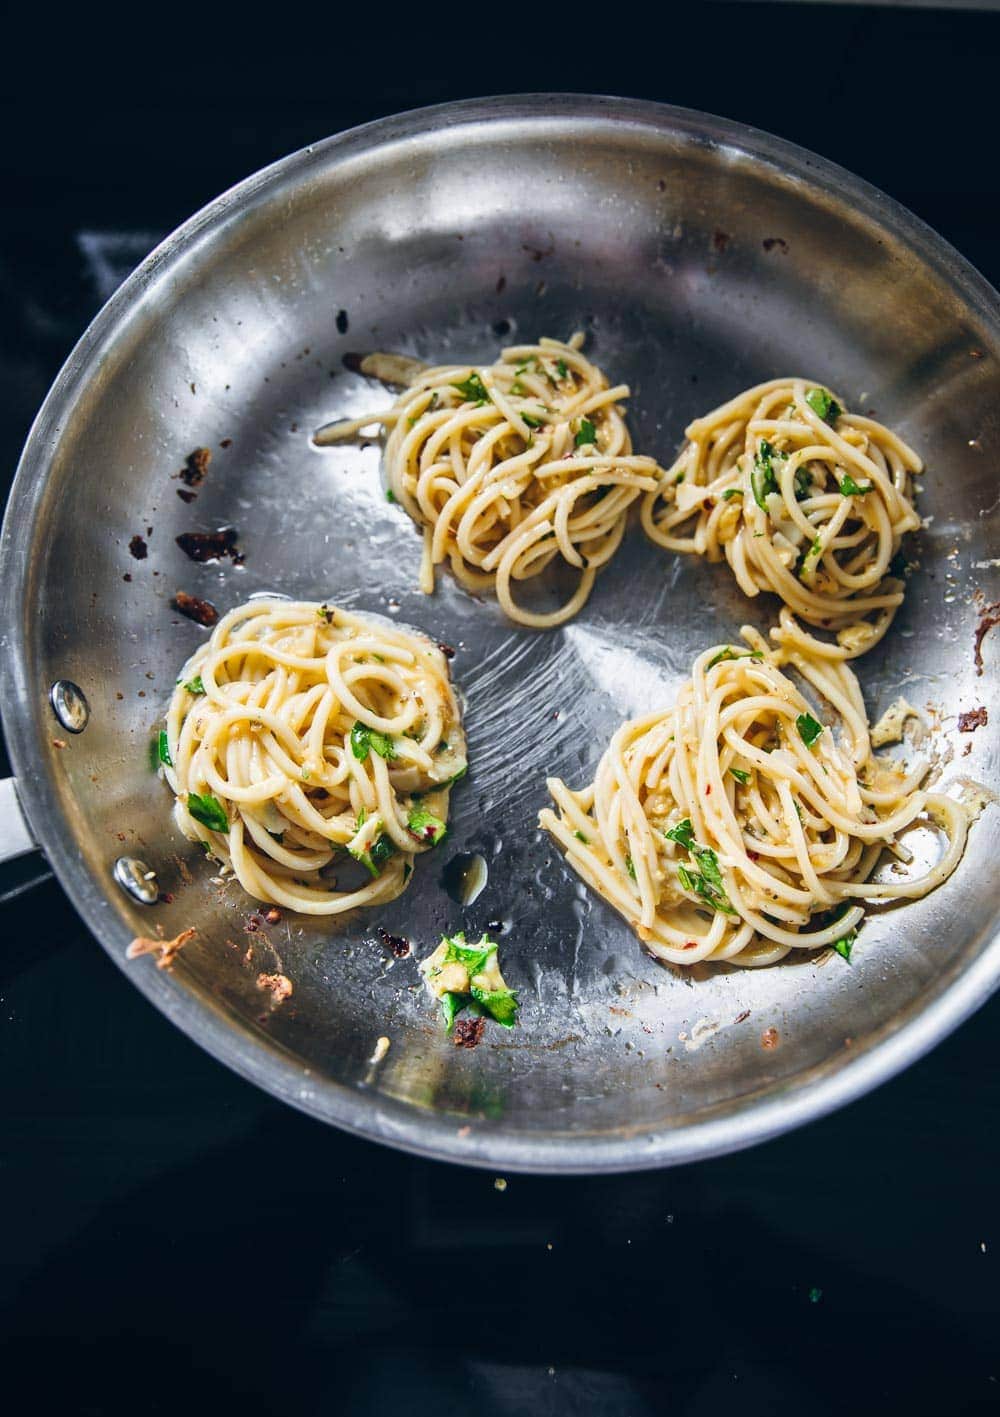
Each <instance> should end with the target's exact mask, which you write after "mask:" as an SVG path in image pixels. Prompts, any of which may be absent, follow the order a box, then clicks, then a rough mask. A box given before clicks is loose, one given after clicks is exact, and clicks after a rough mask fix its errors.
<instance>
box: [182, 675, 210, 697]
mask: <svg viewBox="0 0 1000 1417" xmlns="http://www.w3.org/2000/svg"><path fill="white" fill-rule="evenodd" d="M184 687H185V689H187V691H188V693H189V694H203V693H204V692H205V685H204V684H203V683H202V679H201V675H200V674H196V675H195V676H194V678H193V679H189V680H188V681H187V683H186V684H185V685H184Z"/></svg>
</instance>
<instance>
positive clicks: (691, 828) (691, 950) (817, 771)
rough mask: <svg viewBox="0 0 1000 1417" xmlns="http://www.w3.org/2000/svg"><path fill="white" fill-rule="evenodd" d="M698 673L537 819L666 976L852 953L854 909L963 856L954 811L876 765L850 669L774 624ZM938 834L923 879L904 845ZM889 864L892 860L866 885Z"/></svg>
mask: <svg viewBox="0 0 1000 1417" xmlns="http://www.w3.org/2000/svg"><path fill="white" fill-rule="evenodd" d="M771 634H772V639H773V640H774V641H775V645H774V647H773V648H770V647H769V646H768V644H767V642H766V641H765V640H764V639H763V637H762V636H761V635H760V634H759V633H758V632H757V631H756V630H752V629H749V628H744V630H743V631H742V635H743V638H744V639H745V640H746V645H745V646H735V645H721V646H716V647H715V648H713V649H710V650H707V651H706V652H705V653H704V654H702V655H700V656H699V658H698V659H697V660H696V661H695V664H694V669H693V673H692V677H691V679H689V680H688V681H686V682H685V683H684V684H683V685H682V686H681V688H680V690H679V692H678V694H677V698H676V702H675V705H674V707H673V708H671V709H667V710H665V711H661V712H659V713H651V714H648V715H646V716H645V717H644V718H638V719H634V720H632V721H631V722H629V723H626V724H624V725H623V726H622V727H621V728H620V729H619V730H618V732H617V733H616V734H615V735H614V737H613V738H612V740H611V743H610V745H609V747H608V749H607V751H606V752H605V754H604V756H603V757H602V759H601V761H600V764H599V766H598V768H597V775H596V778H595V780H594V782H593V784H592V785H591V786H590V787H587V788H584V789H583V790H582V791H580V792H573V791H570V789H569V788H567V787H566V785H565V784H564V783H563V782H561V781H560V780H559V779H558V778H551V779H550V780H549V783H548V787H549V792H550V794H551V795H552V797H553V799H554V801H555V804H556V806H557V808H558V811H559V815H556V814H555V813H554V812H553V811H551V810H550V809H549V808H546V809H544V810H543V811H542V813H541V814H540V817H539V823H540V825H541V826H542V827H544V828H545V829H546V830H547V831H549V832H550V833H551V834H552V835H553V836H554V837H555V839H556V840H557V841H558V843H559V845H560V846H561V847H562V849H563V850H564V851H565V853H566V858H567V860H568V862H569V864H570V865H571V866H572V867H573V869H574V870H575V871H576V872H577V874H578V875H579V876H581V877H582V878H583V880H584V881H586V882H587V883H588V885H590V886H592V887H593V889H594V890H596V891H598V892H599V894H601V895H602V896H603V897H604V898H605V900H607V901H608V902H609V903H610V904H611V905H613V906H614V908H615V909H616V910H617V911H618V912H619V913H620V914H621V915H623V916H624V917H625V919H626V920H627V921H628V922H629V923H630V925H631V926H632V928H633V929H634V930H635V932H636V934H637V935H638V936H639V938H640V939H641V940H642V941H643V943H644V944H645V946H646V948H647V949H648V950H649V951H650V952H651V953H652V954H654V955H656V956H657V957H658V958H660V959H662V960H666V961H669V962H670V963H672V964H681V965H690V964H694V963H696V962H698V961H700V960H707V959H712V960H728V961H730V962H731V963H734V964H742V965H764V964H770V963H772V962H773V961H775V960H778V959H781V958H782V957H783V956H784V955H786V954H788V953H789V951H790V950H794V949H800V950H801V949H804V950H814V949H817V948H819V947H820V946H826V945H829V946H833V947H834V948H836V949H837V950H838V952H840V953H842V954H846V955H847V956H848V957H849V955H850V948H851V944H852V943H853V939H854V936H855V934H856V932H857V928H858V925H859V924H860V922H861V919H862V916H863V914H864V906H863V904H862V903H861V902H865V901H869V902H880V903H884V902H887V901H890V900H897V899H904V898H909V899H913V898H915V897H918V896H923V895H926V894H927V893H928V891H931V890H933V889H934V888H935V887H936V886H938V885H940V884H941V882H942V881H944V880H945V879H946V878H947V877H948V876H949V875H950V874H951V872H952V871H953V870H954V869H955V866H956V864H957V863H958V860H959V858H960V856H961V854H962V850H963V847H964V844H965V836H966V831H967V826H968V817H967V814H966V811H965V808H964V807H963V806H962V805H961V803H959V802H957V801H955V800H953V799H952V798H950V797H947V796H943V795H936V794H931V793H929V792H927V791H925V790H924V789H923V788H922V787H921V783H922V782H923V781H924V780H925V778H926V776H927V766H926V765H924V766H921V767H918V768H916V769H914V770H913V771H910V772H907V771H905V769H904V768H903V767H902V766H901V765H899V764H897V763H894V762H890V761H887V760H882V759H878V758H876V757H875V756H874V755H873V754H872V750H871V743H870V738H869V731H868V723H867V719H866V716H865V708H864V703H863V701H862V697H861V690H860V688H859V685H858V681H857V679H856V678H855V676H854V674H853V672H852V670H851V668H850V666H849V665H847V664H846V663H844V662H842V661H832V660H829V659H823V658H820V657H818V656H815V655H812V654H809V653H806V652H803V651H802V650H801V648H800V647H799V645H798V643H797V642H796V641H795V640H794V639H793V640H788V639H787V638H786V637H785V636H784V634H783V632H782V631H781V630H780V629H779V630H773V631H772V632H771ZM788 667H790V668H792V669H793V670H795V671H796V672H797V675H798V676H799V678H800V680H802V681H805V683H806V684H808V685H811V687H812V689H813V690H815V691H816V693H817V695H818V696H819V697H820V698H822V699H823V700H825V701H826V703H827V704H828V705H830V706H831V707H832V708H833V709H834V710H835V712H836V714H837V715H838V716H839V718H840V721H841V725H842V730H843V733H842V737H841V739H839V740H838V739H837V738H835V736H834V732H833V730H832V729H831V728H830V727H826V726H824V725H822V724H821V723H820V722H819V721H818V720H817V719H816V718H815V717H814V716H813V714H814V708H813V706H812V705H811V704H810V703H809V702H808V701H807V699H806V698H805V697H804V696H803V694H802V692H801V690H800V688H799V687H797V685H796V683H794V682H793V680H792V679H791V678H790V677H789V675H788V674H787V673H785V672H784V669H785V668H788ZM917 822H920V823H921V824H925V825H926V824H931V825H933V826H934V827H936V828H937V829H938V833H939V834H940V835H941V836H943V838H944V846H943V849H942V851H941V854H940V857H939V859H938V860H937V862H936V863H935V864H934V865H933V866H932V867H931V868H930V869H929V870H928V871H927V872H926V874H924V875H922V876H919V877H918V878H916V879H910V878H908V877H907V876H906V875H905V874H904V873H903V865H902V864H901V863H905V862H908V861H910V860H911V859H912V858H911V853H910V852H909V851H908V849H907V847H906V845H905V843H904V841H902V840H901V839H900V834H901V833H905V831H906V829H907V828H909V827H910V826H911V825H912V824H914V823H917ZM886 853H891V854H892V855H894V856H895V858H896V862H895V863H894V864H893V866H892V867H890V868H889V870H888V871H880V872H879V879H877V880H873V879H872V876H873V873H874V872H875V870H876V867H877V866H878V865H879V863H880V861H881V860H883V858H885V856H886Z"/></svg>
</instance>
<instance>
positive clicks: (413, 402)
mask: <svg viewBox="0 0 1000 1417" xmlns="http://www.w3.org/2000/svg"><path fill="white" fill-rule="evenodd" d="M582 344H583V336H582V335H581V334H576V335H574V336H573V337H572V339H571V340H570V341H569V342H568V343H567V344H562V343H560V342H559V341H558V340H553V339H543V340H541V341H540V342H539V343H538V344H529V345H517V346H514V347H512V348H510V349H505V350H503V351H502V353H501V355H500V358H499V360H498V361H497V362H496V363H495V364H490V365H485V366H482V365H481V366H472V365H468V364H451V365H443V366H441V367H439V368H434V369H427V368H424V367H423V366H421V365H419V364H416V363H415V362H414V361H409V360H407V361H404V362H403V363H402V365H401V364H400V361H399V360H398V359H395V360H393V362H392V371H391V372H387V373H386V375H385V377H387V378H392V377H395V378H397V379H399V378H400V377H401V378H402V379H403V380H404V381H406V382H407V384H408V386H407V388H406V389H405V392H403V393H402V394H400V396H399V398H398V399H397V400H396V402H395V403H394V404H393V405H392V407H391V408H385V409H382V410H380V411H379V412H375V413H370V414H367V415H366V416H365V417H363V418H355V419H352V420H350V421H348V422H342V423H334V424H330V425H328V426H327V427H326V428H323V429H320V430H319V431H318V433H317V434H316V436H315V441H316V442H317V443H319V444H321V445H325V444H328V443H335V442H341V441H344V440H346V439H349V438H353V437H355V436H356V435H357V434H358V433H359V432H360V430H361V429H363V428H365V427H366V426H368V425H369V424H374V423H379V424H381V425H382V427H383V429H385V430H386V431H387V435H388V436H387V438H386V444H385V467H386V474H387V478H388V484H389V493H390V495H391V498H392V499H394V500H396V501H398V502H400V503H401V504H402V505H403V507H404V508H405V509H406V511H407V512H408V513H409V514H410V516H411V517H412V518H413V520H414V521H415V522H416V523H417V525H418V526H419V527H421V528H422V529H423V540H424V544H423V557H422V562H421V568H420V588H421V590H423V591H424V592H426V593H427V594H428V595H429V594H431V593H432V592H433V590H434V579H435V569H436V567H437V566H439V565H440V564H441V563H442V562H443V561H445V560H447V561H449V562H450V564H451V568H452V570H453V572H454V574H455V576H456V577H457V578H458V580H459V581H460V582H461V583H462V584H463V585H464V586H466V587H467V589H469V590H471V591H482V590H491V591H494V592H495V593H496V596H497V599H498V600H499V602H500V605H501V607H502V608H503V610H504V612H505V614H507V615H508V616H509V617H510V619H511V620H514V621H516V622H517V623H518V624H521V625H530V626H533V627H536V628H544V627H546V626H550V625H560V624H562V623H563V622H564V621H566V620H569V619H571V618H572V617H573V616H574V615H576V613H577V612H578V611H579V610H580V608H581V607H582V606H583V605H584V604H585V603H586V601H587V598H588V596H589V595H590V592H591V589H592V587H593V584H594V578H595V576H596V575H597V572H598V571H599V570H600V569H601V567H602V566H605V565H607V563H608V561H610V559H611V557H612V556H613V555H614V554H615V552H616V551H617V549H618V546H619V544H620V542H621V539H622V536H623V535H624V532H625V524H626V519H627V513H628V509H629V507H630V506H631V504H632V503H633V502H634V501H635V500H636V498H637V497H638V496H639V495H640V494H641V493H643V492H649V493H651V492H653V491H654V489H655V488H656V487H657V486H658V482H657V477H658V476H659V475H660V469H659V468H658V466H657V464H656V462H655V461H654V459H653V458H648V457H637V456H633V454H632V442H631V439H630V437H629V433H628V429H627V428H626V426H625V421H624V419H623V417H622V414H621V410H620V409H619V407H618V405H619V403H620V402H621V401H622V400H623V399H625V398H627V397H628V392H629V390H628V386H627V385H626V384H618V385H616V386H615V387H614V388H610V387H609V386H608V380H607V379H606V378H605V376H604V374H603V373H602V372H601V370H600V369H598V368H597V367H596V365H594V364H591V363H590V361H589V360H588V359H587V358H585V356H584V355H583V354H582V353H581V352H580V346H581V345H582ZM388 358H389V357H388V356H381V355H376V356H370V357H369V359H368V360H366V361H365V362H364V364H363V365H362V369H363V370H365V372H369V371H370V372H373V373H377V372H378V371H379V369H380V364H381V365H384V364H385V362H386V360H387V359H388ZM557 557H561V558H562V559H563V560H564V561H565V562H566V563H567V564H568V565H570V566H572V567H574V568H575V569H576V570H578V571H579V572H580V577H579V581H578V583H577V586H576V589H575V591H574V592H573V594H572V595H571V596H570V597H569V599H568V600H567V601H566V602H565V604H564V605H562V606H561V607H560V608H559V609H558V610H553V611H550V612H548V613H540V612H535V611H531V610H527V609H525V608H524V607H523V606H521V605H518V604H517V602H516V600H515V599H514V592H513V587H514V583H516V582H520V581H527V580H531V579H533V578H534V577H536V576H539V575H541V573H542V572H543V571H544V570H545V569H546V567H548V566H549V565H550V563H551V562H552V561H554V560H555V559H556V558H557Z"/></svg>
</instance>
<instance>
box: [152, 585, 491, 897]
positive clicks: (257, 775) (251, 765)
mask: <svg viewBox="0 0 1000 1417" xmlns="http://www.w3.org/2000/svg"><path fill="white" fill-rule="evenodd" d="M199 678H200V680H201V683H202V685H203V686H204V693H196V692H192V690H191V689H190V688H189V687H188V686H189V685H191V684H192V683H195V684H197V681H198V679H199ZM356 724H361V725H363V727H365V728H368V729H371V730H374V731H375V733H376V734H378V735H382V737H380V738H379V739H378V741H379V743H380V744H381V745H382V747H383V748H386V749H387V750H388V751H389V752H390V753H391V756H390V757H388V758H386V757H384V756H382V755H380V753H379V752H377V751H376V750H375V749H374V748H373V747H371V746H370V745H369V747H368V750H367V753H365V752H364V746H363V744H362V743H361V742H360V741H359V743H358V749H357V751H356V750H355V748H354V747H352V740H351V733H352V729H354V728H355V725H356ZM166 734H167V740H166V741H167V750H168V756H169V758H170V763H169V765H165V766H164V769H163V771H164V774H165V776H166V779H167V781H168V782H169V784H170V787H171V788H172V790H173V792H174V795H175V797H176V804H175V809H174V812H175V818H176V821H177V825H178V826H179V827H180V829H181V831H182V832H183V833H184V835H185V836H187V837H189V838H190V839H191V840H192V841H201V842H203V843H204V844H205V846H206V848H207V850H208V851H209V852H210V854H211V855H212V856H213V857H214V858H215V859H216V860H217V861H220V862H222V863H223V865H224V867H230V868H231V869H232V871H233V873H234V874H235V876H236V877H237V879H238V880H239V882H240V884H241V886H242V887H243V889H244V890H245V891H246V892H247V894H248V895H251V896H253V897H254V899H255V900H260V901H265V902H267V903H268V904H272V905H281V906H285V907H287V908H288V909H290V910H297V911H301V912H303V913H304V914H308V915H336V914H338V913H340V912H341V911H345V910H350V909H353V908H354V907H355V906H359V905H375V904H380V903H382V902H385V901H389V900H393V899H394V898H395V897H396V896H398V895H399V894H400V893H401V892H402V891H403V890H404V888H405V886H406V883H407V881H408V879H409V876H410V873H411V871H412V868H413V860H414V857H415V856H416V855H417V854H418V853H420V852H422V851H426V850H427V849H428V847H429V845H430V844H431V842H430V840H429V837H432V836H433V835H435V834H437V828H436V827H429V826H427V825H426V823H423V824H422V822H421V818H420V816H419V815H417V814H418V813H420V812H423V813H428V814H430V815H431V816H432V817H433V818H436V819H438V820H439V821H440V822H441V823H445V822H447V817H448V798H449V790H450V787H451V783H452V782H453V780H454V778H455V776H456V774H457V775H461V773H462V772H464V770H465V767H466V756H465V735H464V732H463V729H462V724H461V717H460V714H459V709H458V704H457V701H456V698H455V694H454V691H453V689H452V686H451V680H450V677H449V673H448V664H447V660H446V659H445V657H444V655H443V653H442V652H441V650H440V649H439V648H438V647H437V645H435V644H433V643H432V642H431V641H430V640H428V639H426V638H425V637H424V636H423V635H420V634H417V633H415V632H414V631H410V630H405V629H401V628H397V627H395V626H392V625H386V624H383V623H381V622H379V621H375V620H370V619H367V618H366V617H364V616H362V615H355V614H350V613H348V612H347V611H344V610H337V609H335V608H334V607H332V606H327V605H318V604H316V603H315V602H311V601H290V600H281V599H274V600H254V601H251V602H250V603H249V604H247V605H243V606H240V607H239V608H238V609H236V610H232V611H230V613H229V614H228V615H226V616H225V617H224V618H223V619H222V620H220V621H219V623H218V625H216V627H215V629H214V630H213V632H212V635H211V638H210V639H209V640H208V641H207V643H206V644H204V645H203V646H202V648H201V649H199V650H198V651H197V653H195V654H194V655H193V656H192V657H191V659H190V660H188V662H187V664H186V665H185V666H184V669H183V670H182V672H181V675H180V678H179V679H178V681H177V687H176V688H175V690H174V693H173V697H172V699H171V701H170V708H169V710H168V713H167V727H166ZM386 740H388V742H386ZM359 753H361V754H364V756H363V757H362V756H359ZM189 794H195V795H196V796H197V797H198V798H202V799H204V798H205V797H206V795H207V796H210V797H212V798H214V799H215V801H216V803H217V804H218V805H219V806H220V807H221V809H222V810H223V811H224V813H225V816H226V819H227V826H226V828H225V830H211V829H210V828H209V827H208V826H206V824H205V823H204V822H203V821H201V820H198V819H197V818H196V817H195V816H193V815H192V812H191V810H189V808H191V807H192V806H194V807H195V809H197V807H198V804H197V803H191V802H190V800H189ZM202 810H204V809H203V808H202ZM373 847H374V851H373ZM352 857H353V858H355V859H354V860H352ZM334 872H337V873H349V874H350V875H352V876H353V877H355V878H357V881H358V883H357V884H356V885H352V886H349V887H348V888H347V889H338V887H337V878H336V875H335V874H333V873H334ZM366 872H374V873H375V874H374V877H373V878H369V876H368V875H367V874H366Z"/></svg>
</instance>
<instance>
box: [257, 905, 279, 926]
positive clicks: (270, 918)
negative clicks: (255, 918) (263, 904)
mask: <svg viewBox="0 0 1000 1417" xmlns="http://www.w3.org/2000/svg"><path fill="white" fill-rule="evenodd" d="M261 914H262V915H263V917H264V919H265V920H266V921H267V923H268V924H269V925H277V923H278V921H279V920H280V919H281V911H280V910H279V909H278V907H277V906H276V905H269V906H268V907H267V909H266V910H262V911H261Z"/></svg>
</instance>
